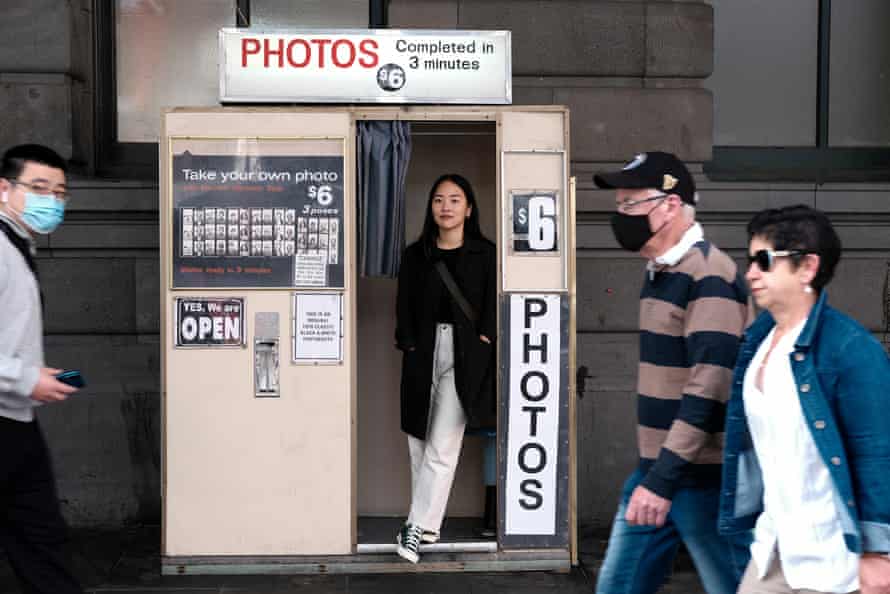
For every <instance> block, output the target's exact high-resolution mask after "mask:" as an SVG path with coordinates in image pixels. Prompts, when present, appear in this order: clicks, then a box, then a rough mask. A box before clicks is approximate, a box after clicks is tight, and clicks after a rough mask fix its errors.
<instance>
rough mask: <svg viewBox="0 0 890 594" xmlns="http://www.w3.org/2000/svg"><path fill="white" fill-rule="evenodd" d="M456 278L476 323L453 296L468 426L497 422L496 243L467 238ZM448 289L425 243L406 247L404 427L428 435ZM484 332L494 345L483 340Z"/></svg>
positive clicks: (400, 342) (401, 295) (399, 331)
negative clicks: (441, 316)
mask: <svg viewBox="0 0 890 594" xmlns="http://www.w3.org/2000/svg"><path fill="white" fill-rule="evenodd" d="M454 278H455V281H456V282H457V285H458V286H459V287H460V288H461V291H462V292H463V294H464V297H465V298H466V299H467V301H469V303H470V305H472V307H473V310H474V311H475V312H476V316H477V320H476V322H475V323H474V322H471V321H470V320H469V319H468V318H467V316H466V315H464V313H463V311H461V309H460V307H459V306H458V305H457V304H456V303H455V302H454V300H453V299H451V300H450V302H451V306H452V312H453V318H454V342H455V344H454V373H455V384H456V388H457V394H458V398H459V399H460V403H461V405H462V406H463V409H464V413H466V416H467V425H468V427H469V428H471V429H472V428H494V426H495V424H496V418H497V415H496V408H495V407H496V403H495V400H496V397H495V378H496V373H497V369H496V363H495V345H496V341H495V338H496V336H495V335H496V332H497V260H496V256H495V246H494V244H493V243H491V242H490V241H488V240H485V239H470V240H467V241H465V242H464V245H463V247H462V248H461V249H460V253H459V254H458V256H457V261H456V263H455V272H454ZM443 291H446V292H447V291H448V288H447V287H446V286H445V284H444V283H443V282H442V279H441V277H440V276H439V273H438V272H437V271H436V268H435V262H434V261H433V260H432V256H429V257H428V256H427V254H426V253H425V250H424V245H423V243H422V242H420V241H418V242H415V243H413V244H411V245H410V246H408V248H407V249H406V250H405V253H404V254H403V256H402V264H401V268H400V270H399V286H398V295H397V298H396V346H397V347H398V348H399V349H400V350H401V351H402V353H403V355H402V356H403V359H402V386H401V409H402V430H403V431H404V432H405V433H408V434H409V435H413V436H414V437H416V438H418V439H426V430H427V419H428V417H429V410H430V389H431V386H432V375H433V354H434V350H435V338H436V335H435V332H436V323H437V319H436V318H437V315H436V314H437V309H438V306H439V299H440V297H441V295H442V292H443ZM480 335H484V336H487V337H488V338H489V339H491V344H487V343H485V342H484V341H482V340H480V338H479V336H480Z"/></svg>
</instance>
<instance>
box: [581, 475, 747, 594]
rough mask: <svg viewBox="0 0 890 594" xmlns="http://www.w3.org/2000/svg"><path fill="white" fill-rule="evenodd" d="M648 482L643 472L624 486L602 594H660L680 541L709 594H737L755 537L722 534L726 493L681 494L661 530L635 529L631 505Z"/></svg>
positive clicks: (700, 491)
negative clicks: (719, 514)
mask: <svg viewBox="0 0 890 594" xmlns="http://www.w3.org/2000/svg"><path fill="white" fill-rule="evenodd" d="M642 479H643V474H642V473H641V472H640V471H639V470H637V471H636V472H634V473H633V474H632V475H631V476H630V478H629V479H627V481H626V482H625V483H624V489H623V490H622V493H621V503H620V504H619V505H618V513H617V514H616V515H615V522H614V523H613V524H612V534H611V536H610V537H609V546H608V548H607V550H606V558H605V560H604V561H603V566H602V568H601V569H600V571H599V576H598V578H597V585H596V592H597V594H649V593H652V592H657V591H658V589H659V588H660V587H661V586H662V585H663V584H664V582H665V580H666V579H667V578H668V576H670V574H671V568H672V567H673V562H674V556H675V555H676V553H677V549H678V548H679V546H680V542H681V541H682V542H683V544H685V545H686V549H687V550H688V551H689V554H690V556H691V557H692V561H693V563H694V564H695V568H696V569H697V570H698V575H699V577H700V578H701V581H702V585H703V586H704V588H705V591H706V592H707V593H708V594H734V593H735V591H736V588H737V587H738V585H739V581H740V580H741V579H742V574H743V573H744V572H745V567H746V566H747V565H748V560H749V559H750V557H751V553H750V550H749V547H750V545H751V534H750V532H745V533H743V534H740V535H738V536H737V537H731V538H728V537H723V536H720V535H719V534H717V506H718V503H719V501H720V489H719V488H718V487H710V488H703V489H679V490H678V491H677V492H676V493H675V494H674V499H673V501H672V503H671V510H670V513H668V516H667V520H666V521H665V523H664V525H663V526H661V528H656V527H654V526H631V525H630V524H628V523H627V521H626V520H625V519H624V514H625V512H626V511H627V502H628V500H630V496H631V494H632V493H633V490H634V489H635V488H636V487H637V485H638V484H639V483H640V481H641V480H642Z"/></svg>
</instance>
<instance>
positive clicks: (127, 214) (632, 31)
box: [0, 0, 890, 529]
mask: <svg viewBox="0 0 890 594" xmlns="http://www.w3.org/2000/svg"><path fill="white" fill-rule="evenodd" d="M93 1H95V0H70V1H67V2H59V1H58V0H8V1H7V2H6V3H5V5H4V19H5V21H6V23H7V25H10V23H12V26H7V28H6V33H5V34H4V38H3V41H2V42H0V109H3V110H4V113H5V114H6V118H5V119H4V125H3V126H2V128H0V150H5V148H6V147H8V146H9V145H11V144H13V143H16V142H21V141H24V140H28V141H38V142H44V143H46V144H49V145H50V146H53V147H54V148H56V149H57V150H59V151H60V152H61V153H62V154H64V155H65V156H68V157H72V158H73V159H74V161H75V162H76V163H77V164H78V165H79V166H80V167H81V168H82V170H83V171H85V172H89V171H91V170H92V167H93V164H94V155H95V151H96V147H95V142H94V138H93V106H94V105H93V104H94V103H95V101H96V96H95V94H94V91H93V84H92V80H93V76H94V74H93V70H92V69H93V63H94V58H93V56H92V54H91V51H92V49H91V48H92V47H93V41H94V40H93V39H92V35H93V29H92V23H93V19H94V15H93V13H92V6H93ZM389 20H390V25H391V26H392V27H394V28H397V27H399V28H408V27H424V28H459V29H510V30H511V31H512V32H513V38H512V39H513V49H514V54H513V69H514V75H515V76H514V80H513V92H514V103H516V104H551V103H556V104H565V105H568V106H569V107H570V108H571V121H572V130H571V139H572V144H571V156H572V173H573V175H576V176H577V179H578V196H577V203H578V228H577V232H578V235H577V239H578V241H577V243H578V278H577V286H578V299H577V303H578V364H579V366H583V367H585V368H586V369H587V374H588V376H589V377H588V378H587V379H586V382H585V391H584V392H583V393H581V394H580V395H579V401H578V404H579V406H578V430H579V433H578V435H579V459H578V477H579V488H578V491H579V493H578V502H579V521H580V523H581V525H582V526H584V527H588V528H591V529H604V528H605V527H607V526H608V524H609V522H610V521H611V519H612V516H613V514H614V507H615V502H616V497H617V494H618V490H619V488H620V484H621V481H622V480H623V478H624V476H625V475H626V474H627V473H628V472H629V471H630V469H631V468H632V467H633V465H634V463H635V456H636V451H635V432H634V425H635V400H634V383H635V370H636V349H637V337H636V327H637V296H638V292H639V285H640V281H641V276H642V262H641V261H640V260H639V259H637V258H636V257H634V256H633V255H629V254H626V253H624V252H621V251H620V250H619V249H618V246H617V245H616V244H615V242H614V240H613V239H612V235H611V231H610V229H609V225H608V216H609V214H610V210H611V206H612V196H611V195H610V193H608V192H601V191H597V190H595V189H594V187H593V184H592V181H591V174H592V173H593V172H594V171H596V170H597V169H599V168H603V167H614V166H615V164H617V163H620V162H623V161H625V160H627V159H628V158H630V157H631V156H633V155H634V154H635V153H637V152H640V151H644V150H655V149H661V150H668V151H672V152H675V153H677V154H679V155H680V156H681V157H682V158H683V159H686V160H687V161H689V162H690V163H691V164H692V166H693V168H694V169H695V170H696V171H697V172H698V173H697V177H698V181H699V185H700V189H701V194H702V203H701V207H700V209H699V213H700V219H701V221H702V222H703V224H704V226H705V230H706V233H707V234H708V235H709V236H710V237H711V238H712V239H713V240H714V241H715V242H716V243H717V244H718V245H719V246H721V247H723V248H724V249H727V250H728V251H729V253H730V254H732V255H733V256H734V257H736V258H739V259H741V258H742V257H743V256H744V250H745V240H746V238H745V234H744V225H745V223H746V222H747V220H748V219H749V218H750V216H751V215H752V214H753V213H754V212H756V211H757V210H758V209H761V208H764V207H766V206H773V205H782V204H792V203H798V202H803V203H807V204H811V205H814V206H817V207H819V208H823V209H825V210H827V211H828V212H830V213H831V215H832V217H833V219H834V220H835V221H836V223H837V225H838V227H839V229H840V233H841V236H842V239H843V240H844V244H845V247H846V249H847V252H846V256H845V259H844V260H843V262H842V263H841V265H840V268H839V270H838V275H837V278H836V280H835V281H834V283H833V284H832V286H831V287H830V294H831V299H832V301H833V302H834V303H835V304H836V305H838V306H840V307H841V308H842V309H845V310H846V311H849V312H851V313H852V314H853V315H854V316H856V317H857V318H858V319H860V320H862V321H863V322H864V323H866V324H867V325H868V327H869V328H871V329H872V330H874V331H875V332H881V331H883V329H884V328H885V327H886V323H887V321H886V320H885V319H884V318H883V311H882V295H881V293H882V291H883V288H884V286H885V282H886V275H887V271H888V261H890V186H888V185H864V184H854V185H848V186H841V185H822V186H815V185H812V184H809V185H807V184H763V183H714V182H710V181H708V180H707V179H705V177H704V176H703V175H702V174H701V173H700V171H701V168H700V166H699V164H700V163H701V162H702V161H706V160H708V159H709V158H710V156H711V147H712V128H713V124H712V121H713V116H712V114H713V105H712V97H711V94H710V92H709V91H708V90H706V89H704V88H703V86H702V83H703V81H704V78H705V77H707V76H708V75H709V74H710V72H711V69H712V64H713V9H712V8H711V6H710V5H709V4H708V3H707V2H704V1H702V2H669V1H662V2H645V1H634V0H625V1H609V2H606V1H595V0H574V1H572V0H551V1H547V2H542V1H537V0H535V1H531V0H392V1H391V2H390V13H389ZM72 188H73V192H72V193H73V200H72V202H71V208H70V213H69V216H68V220H67V221H66V224H65V225H64V226H63V227H62V228H61V229H60V230H59V231H58V232H57V233H55V234H53V235H52V236H51V237H50V238H49V239H48V240H46V239H44V240H43V241H42V245H41V252H40V256H39V265H40V269H41V273H42V279H43V283H44V288H45V293H46V308H47V309H46V326H47V328H46V330H47V335H48V336H47V361H48V363H49V364H52V365H57V366H61V367H79V368H81V369H84V370H85V373H86V377H87V381H88V382H89V383H90V390H89V391H88V392H87V393H84V394H83V395H78V396H76V397H74V398H72V401H71V402H69V403H66V404H63V405H58V406H51V407H46V409H45V410H43V411H41V413H40V417H41V420H42V422H43V423H44V426H45V430H46V432H47V434H48V438H49V441H50V444H51V448H52V450H53V455H54V457H55V462H56V467H57V471H58V477H59V490H60V496H61V497H62V499H63V503H64V507H65V510H66V515H67V516H68V518H69V519H70V520H71V522H72V523H73V524H74V525H76V526H101V525H119V524H120V523H122V522H153V523H156V522H158V521H159V519H160V481H161V477H160V456H161V453H160V431H161V428H160V398H159V386H160V362H159V356H160V355H159V344H158V309H159V308H158V305H159V301H158V300H159V295H160V290H159V282H160V279H159V277H158V252H157V247H158V220H157V212H158V188H157V182H156V181H155V180H147V181H146V182H143V183H139V182H123V181H120V180H115V179H99V178H96V177H90V176H88V175H86V176H84V175H81V176H74V181H73V183H72Z"/></svg>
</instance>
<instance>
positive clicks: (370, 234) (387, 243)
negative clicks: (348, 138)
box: [357, 121, 411, 278]
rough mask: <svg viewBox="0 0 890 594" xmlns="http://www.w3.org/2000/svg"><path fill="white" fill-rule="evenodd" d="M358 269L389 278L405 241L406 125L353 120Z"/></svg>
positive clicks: (408, 154) (394, 272)
mask: <svg viewBox="0 0 890 594" xmlns="http://www.w3.org/2000/svg"><path fill="white" fill-rule="evenodd" d="M357 124H358V139H357V147H358V148H357V150H358V159H357V166H358V173H357V179H358V220H359V221H361V224H360V231H359V250H360V251H359V254H360V255H359V258H360V262H361V270H360V273H361V275H362V276H366V277H387V278H394V277H396V276H397V275H398V272H399V260H400V258H401V253H402V249H403V248H404V245H405V180H406V178H407V173H408V163H409V162H410V160H411V124H410V123H409V122H403V121H361V122H358V123H357Z"/></svg>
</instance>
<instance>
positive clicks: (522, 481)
mask: <svg viewBox="0 0 890 594" xmlns="http://www.w3.org/2000/svg"><path fill="white" fill-rule="evenodd" d="M509 307H510V318H509V319H510V330H509V331H510V347H509V349H510V362H509V410H508V411H507V417H508V418H507V422H508V432H507V463H506V467H507V473H506V475H507V476H506V488H505V503H506V510H505V512H506V513H505V526H504V533H505V534H507V535H511V534H521V535H555V534H556V533H557V525H556V523H557V522H556V516H557V506H558V502H557V473H556V470H557V464H558V456H559V443H558V440H559V419H560V394H561V391H562V390H561V386H560V352H561V350H560V349H561V325H560V296H559V295H515V294H514V295H510V305H509Z"/></svg>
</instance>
